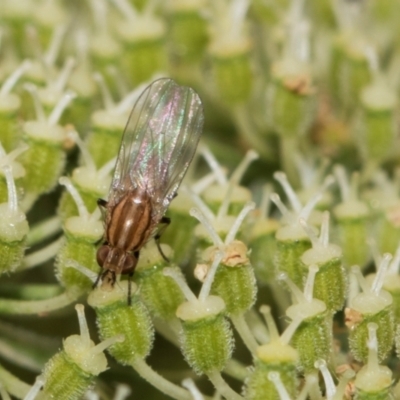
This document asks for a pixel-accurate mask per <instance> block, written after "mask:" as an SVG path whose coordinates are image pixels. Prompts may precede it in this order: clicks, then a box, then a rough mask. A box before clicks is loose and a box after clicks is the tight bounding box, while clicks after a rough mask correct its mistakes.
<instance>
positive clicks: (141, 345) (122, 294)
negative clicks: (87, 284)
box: [88, 281, 154, 364]
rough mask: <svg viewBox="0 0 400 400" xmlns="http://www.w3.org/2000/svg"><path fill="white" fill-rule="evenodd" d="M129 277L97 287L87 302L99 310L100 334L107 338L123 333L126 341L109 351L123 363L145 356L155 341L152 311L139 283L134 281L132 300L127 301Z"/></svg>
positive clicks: (115, 345) (98, 323) (113, 346)
mask: <svg viewBox="0 0 400 400" xmlns="http://www.w3.org/2000/svg"><path fill="white" fill-rule="evenodd" d="M128 285H129V283H128V282H127V281H120V282H119V283H118V284H115V286H114V287H113V288H112V290H111V291H110V290H107V288H102V287H97V288H96V289H94V290H93V291H92V292H91V293H90V295H89V297H88V303H89V305H90V306H91V307H93V308H94V309H95V311H96V315H97V326H98V328H99V335H100V337H101V338H102V339H103V340H104V339H107V338H111V337H113V336H115V335H117V334H123V335H124V337H125V341H124V342H122V343H116V344H114V345H112V346H111V347H110V349H109V353H110V354H111V355H112V356H113V357H114V358H115V359H116V360H117V361H118V362H120V363H121V364H131V363H132V362H134V360H135V359H137V358H140V359H143V358H145V357H146V356H147V355H148V354H149V352H150V350H151V347H152V345H153V340H154V329H153V325H152V322H151V318H150V316H149V313H148V311H147V309H146V307H145V306H144V304H143V303H142V301H141V300H140V298H139V295H138V294H137V286H136V285H135V284H134V283H131V285H132V286H131V291H132V295H131V296H132V297H131V304H130V305H128V304H127V298H128V293H129V292H128Z"/></svg>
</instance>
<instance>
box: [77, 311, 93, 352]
mask: <svg viewBox="0 0 400 400" xmlns="http://www.w3.org/2000/svg"><path fill="white" fill-rule="evenodd" d="M75 310H76V312H77V314H78V322H79V331H80V336H81V338H82V341H83V343H84V345H85V347H86V348H89V347H90V334H89V328H88V325H87V321H86V317H85V307H84V306H83V305H82V304H77V305H76V306H75Z"/></svg>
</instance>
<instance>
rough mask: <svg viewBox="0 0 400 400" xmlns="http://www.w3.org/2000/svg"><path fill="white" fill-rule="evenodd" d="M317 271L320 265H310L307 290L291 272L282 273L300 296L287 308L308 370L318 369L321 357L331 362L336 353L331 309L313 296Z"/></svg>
mask: <svg viewBox="0 0 400 400" xmlns="http://www.w3.org/2000/svg"><path fill="white" fill-rule="evenodd" d="M317 272H318V267H317V266H315V265H314V266H311V267H310V268H309V272H308V277H307V281H306V284H305V289H304V294H303V293H302V292H300V290H299V289H298V287H297V286H296V285H295V284H294V283H293V282H292V281H291V280H290V279H288V278H287V276H284V275H282V276H281V279H285V280H286V283H287V284H288V285H289V288H290V289H291V290H292V294H293V296H294V297H295V298H296V300H297V304H294V305H292V306H290V307H289V308H288V309H287V310H286V315H287V316H288V317H289V318H290V319H291V320H292V321H293V324H294V327H296V328H295V329H296V331H295V332H294V333H293V336H292V339H291V344H292V346H293V347H294V348H295V349H296V350H297V351H298V352H299V358H300V368H301V369H302V370H304V371H305V372H306V373H309V372H312V371H314V369H315V365H314V364H315V362H316V361H317V360H320V359H322V360H328V362H329V361H330V359H331V355H332V354H331V353H332V329H331V326H332V317H331V313H330V312H329V311H328V310H327V308H326V305H325V303H324V302H323V301H321V300H317V299H313V297H312V293H313V289H314V281H315V275H316V274H317ZM296 323H297V326H296Z"/></svg>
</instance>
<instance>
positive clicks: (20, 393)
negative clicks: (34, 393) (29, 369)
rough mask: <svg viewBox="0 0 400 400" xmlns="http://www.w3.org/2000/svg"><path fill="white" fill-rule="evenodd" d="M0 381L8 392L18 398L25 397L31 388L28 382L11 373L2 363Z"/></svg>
mask: <svg viewBox="0 0 400 400" xmlns="http://www.w3.org/2000/svg"><path fill="white" fill-rule="evenodd" d="M0 381H1V383H2V385H3V386H4V387H5V389H6V390H7V392H8V393H10V394H11V395H12V396H15V397H17V398H18V399H23V398H24V397H25V395H26V394H27V393H28V392H29V390H30V388H31V387H30V386H29V385H28V384H26V383H25V382H22V381H21V380H19V379H18V378H17V377H15V376H14V375H13V374H10V373H9V372H8V371H7V370H6V369H4V367H3V366H2V365H0Z"/></svg>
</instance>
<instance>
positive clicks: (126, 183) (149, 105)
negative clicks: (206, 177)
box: [109, 79, 204, 219]
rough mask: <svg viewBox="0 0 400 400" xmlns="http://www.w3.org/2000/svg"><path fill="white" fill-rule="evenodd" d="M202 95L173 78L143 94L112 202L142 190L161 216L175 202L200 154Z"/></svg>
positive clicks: (120, 158)
mask: <svg viewBox="0 0 400 400" xmlns="http://www.w3.org/2000/svg"><path fill="white" fill-rule="evenodd" d="M203 120H204V116H203V107H202V104H201V101H200V98H199V96H198V95H197V93H196V92H195V91H194V90H193V89H191V88H188V87H184V86H180V85H178V84H177V83H176V82H174V81H173V80H171V79H159V80H157V81H155V82H153V83H152V84H151V85H150V86H149V87H147V89H145V91H144V92H143V93H142V94H141V96H140V97H139V99H138V101H137V102H136V104H135V106H134V107H133V110H132V113H131V115H130V117H129V120H128V123H127V126H126V128H125V132H124V135H123V137H122V142H121V148H120V151H119V154H118V160H117V164H116V169H115V174H114V178H113V182H112V184H111V193H110V196H109V197H110V198H109V201H111V204H113V203H114V202H117V201H118V199H119V197H120V196H121V195H122V194H123V193H125V192H126V191H127V190H130V189H133V188H137V187H139V188H142V189H143V190H145V191H146V192H147V193H148V194H149V196H150V198H151V199H152V204H153V212H154V215H153V217H154V218H155V219H157V218H159V217H161V216H162V215H163V214H164V212H165V209H166V208H167V207H168V204H169V203H170V202H171V200H172V198H173V197H174V195H175V193H176V191H177V189H178V187H179V185H180V183H181V181H182V179H183V177H184V175H185V173H186V170H187V168H188V166H189V164H190V162H191V160H192V158H193V155H194V152H195V151H196V147H197V143H198V141H199V138H200V134H201V131H202V128H203Z"/></svg>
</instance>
